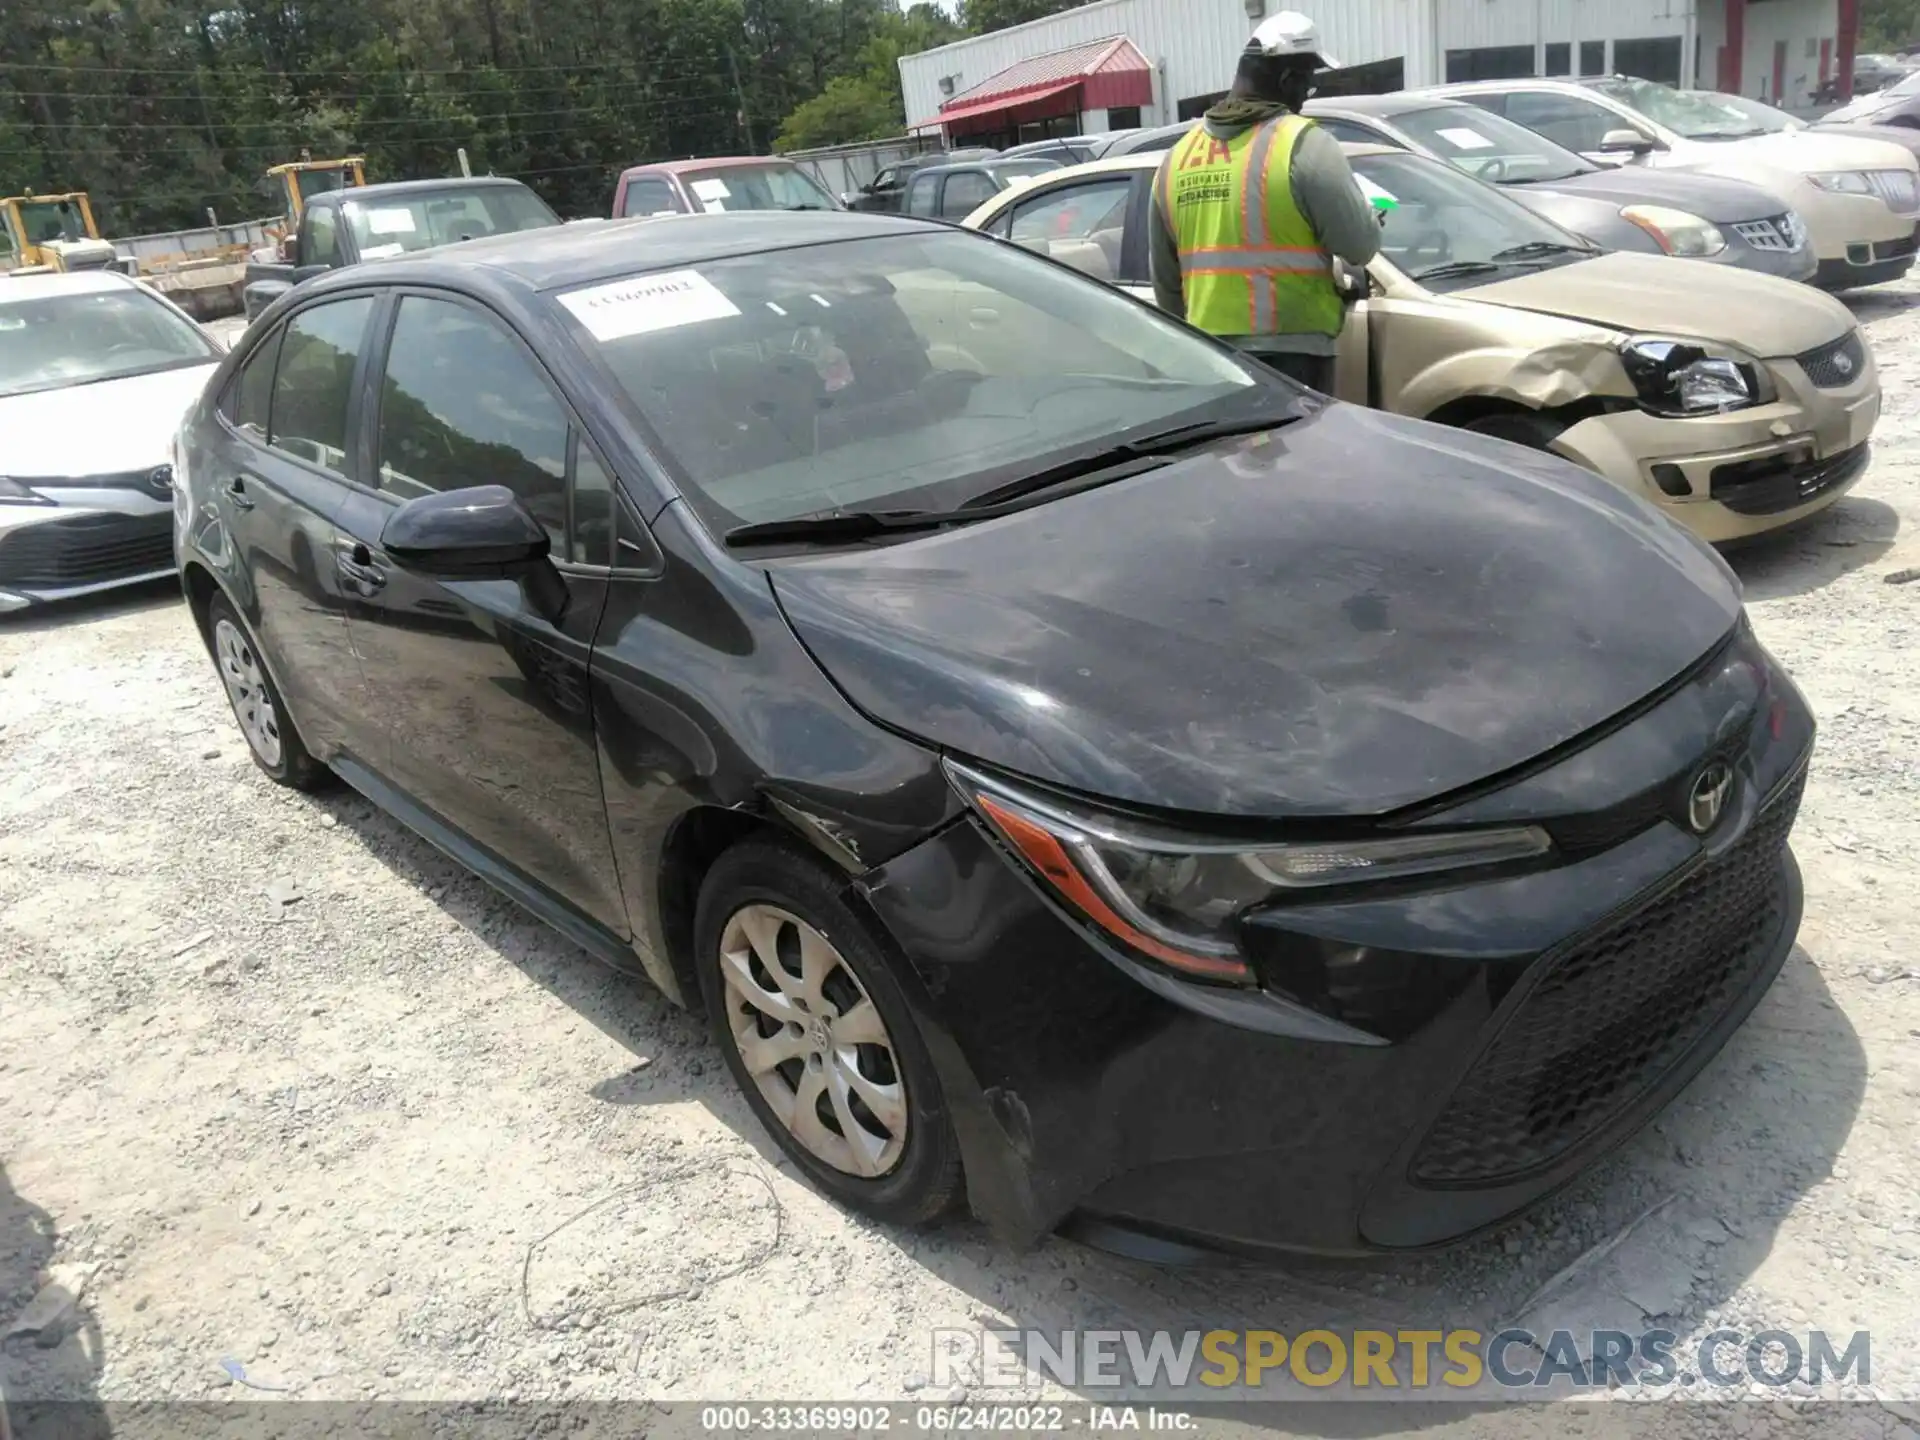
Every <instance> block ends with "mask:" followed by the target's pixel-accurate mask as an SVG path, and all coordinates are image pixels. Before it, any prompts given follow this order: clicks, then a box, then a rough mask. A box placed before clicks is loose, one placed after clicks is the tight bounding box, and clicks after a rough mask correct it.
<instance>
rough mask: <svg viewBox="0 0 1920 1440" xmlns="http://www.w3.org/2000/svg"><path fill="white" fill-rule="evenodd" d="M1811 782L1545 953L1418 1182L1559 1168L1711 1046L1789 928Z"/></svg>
mask: <svg viewBox="0 0 1920 1440" xmlns="http://www.w3.org/2000/svg"><path fill="white" fill-rule="evenodd" d="M1804 783H1805V777H1804V774H1803V775H1802V776H1801V777H1800V778H1797V779H1795V780H1794V781H1793V783H1792V785H1791V786H1790V788H1789V789H1788V790H1787V791H1785V792H1784V793H1783V794H1781V795H1780V796H1779V797H1778V798H1777V799H1775V800H1774V802H1773V803H1772V804H1771V805H1769V806H1768V807H1767V809H1766V810H1765V811H1763V812H1762V813H1761V815H1760V816H1759V817H1758V818H1757V819H1756V820H1755V821H1754V824H1753V827H1752V829H1751V830H1750V831H1749V832H1748V833H1747V834H1746V835H1745V836H1743V837H1742V838H1741V839H1740V840H1739V841H1738V842H1737V843H1736V844H1735V845H1734V846H1733V848H1732V849H1730V850H1728V851H1727V852H1726V853H1725V854H1724V855H1721V856H1718V857H1717V858H1715V859H1713V860H1711V861H1709V862H1708V863H1707V864H1705V865H1703V866H1702V867H1701V868H1699V869H1698V870H1696V871H1695V872H1694V873H1693V874H1692V875H1690V876H1689V877H1688V878H1687V879H1686V880H1685V881H1683V882H1682V883H1681V884H1680V886H1679V887H1678V888H1677V889H1674V890H1671V891H1669V892H1668V893H1667V894H1666V895H1665V896H1664V897H1663V898H1661V899H1659V900H1656V901H1654V902H1653V903H1652V904H1650V905H1648V906H1646V907H1644V908H1643V909H1641V910H1639V911H1636V912H1635V913H1634V914H1632V915H1630V916H1628V917H1627V918H1626V919H1625V920H1622V921H1620V922H1619V923H1617V924H1616V925H1614V926H1613V927H1612V928H1611V929H1609V930H1607V931H1605V932H1604V933H1602V934H1600V935H1598V936H1596V937H1594V938H1593V939H1591V940H1588V941H1585V942H1583V943H1581V944H1579V945H1576V946H1575V947H1574V948H1573V949H1571V950H1568V951H1566V952H1564V953H1563V954H1561V955H1560V957H1559V958H1558V959H1549V960H1546V961H1543V962H1541V963H1542V965H1543V966H1544V968H1543V970H1542V971H1541V974H1540V977H1539V979H1538V980H1537V981H1535V982H1534V984H1533V985H1532V986H1531V988H1529V989H1527V990H1526V991H1525V992H1524V993H1523V994H1522V995H1521V996H1520V997H1519V998H1518V999H1516V1000H1514V1001H1512V1002H1510V1003H1511V1004H1512V1006H1513V1008H1512V1010H1511V1012H1510V1018H1509V1019H1508V1020H1507V1022H1506V1024H1505V1027H1504V1028H1503V1029H1501V1030H1500V1032H1499V1034H1498V1035H1497V1036H1496V1037H1495V1039H1494V1041H1493V1043H1492V1044H1491V1045H1490V1046H1489V1047H1488V1048H1487V1050H1486V1052H1485V1053H1484V1054H1483V1055H1482V1056H1481V1057H1480V1059H1479V1060H1478V1061H1477V1062H1475V1064H1474V1066H1473V1068H1472V1069H1471V1070H1470V1071H1468V1073H1467V1077H1466V1079H1465V1080H1464V1081H1462V1082H1461V1085H1460V1088H1459V1089H1458V1090H1457V1091H1455V1092H1454V1095H1453V1098H1452V1100H1451V1101H1449V1102H1448V1105H1447V1107H1446V1109H1445V1110H1444V1111H1443V1112H1442V1113H1441V1115H1440V1118H1439V1119H1438V1120H1437V1121H1436V1122H1434V1126H1433V1128H1432V1129H1431V1130H1430V1131H1428V1133H1427V1135H1426V1138H1425V1139H1424V1140H1423V1141H1422V1142H1421V1145H1420V1149H1419V1151H1418V1153H1417V1154H1416V1155H1415V1156H1414V1160H1413V1167H1412V1173H1413V1179H1414V1181H1415V1182H1416V1183H1419V1184H1423V1185H1429V1186H1435V1187H1465V1186H1478V1185H1491V1184H1495V1183H1505V1182H1508V1181H1511V1180H1513V1179H1516V1178H1518V1177H1520V1176H1522V1175H1525V1174H1527V1173H1528V1172H1531V1171H1535V1170H1539V1169H1541V1168H1543V1167H1545V1166H1548V1165H1551V1164H1552V1163H1553V1162H1554V1161H1556V1160H1558V1159H1560V1158H1561V1157H1562V1156H1563V1155H1565V1154H1567V1152H1568V1151H1570V1150H1572V1149H1574V1148H1575V1147H1576V1146H1578V1145H1579V1144H1580V1143H1581V1142H1582V1141H1583V1140H1585V1139H1586V1138H1587V1137H1589V1136H1591V1135H1592V1134H1593V1133H1594V1132H1595V1131H1596V1130H1598V1129H1599V1128H1600V1127H1601V1126H1602V1125H1604V1124H1605V1123H1606V1122H1607V1121H1608V1120H1609V1119H1610V1118H1612V1117H1613V1116H1614V1115H1616V1114H1618V1113H1619V1112H1620V1110H1621V1109H1623V1108H1624V1107H1625V1106H1627V1105H1628V1104H1630V1103H1631V1102H1632V1101H1633V1100H1635V1099H1636V1098H1638V1097H1639V1096H1641V1095H1643V1094H1645V1093H1646V1091H1647V1090H1648V1088H1649V1087H1651V1086H1652V1085H1653V1084H1655V1083H1656V1082H1657V1081H1658V1080H1659V1078H1660V1077H1661V1076H1662V1075H1664V1074H1665V1073H1666V1072H1667V1071H1668V1070H1669V1069H1670V1068H1671V1067H1672V1066H1673V1065H1674V1064H1675V1062H1677V1061H1678V1060H1679V1059H1680V1058H1681V1057H1682V1056H1683V1055H1685V1054H1686V1052H1687V1051H1688V1050H1690V1049H1691V1048H1692V1047H1693V1046H1694V1045H1695V1044H1696V1043H1698V1041H1699V1040H1700V1038H1701V1037H1702V1036H1703V1035H1705V1034H1706V1032H1707V1031H1708V1030H1710V1029H1711V1028H1712V1027H1713V1025H1714V1023H1715V1022H1716V1021H1717V1020H1719V1019H1720V1017H1721V1016H1722V1015H1724V1014H1725V1013H1726V1011H1727V1009H1728V1007H1729V1006H1731V1005H1732V1004H1733V1002H1734V1000H1735V999H1736V998H1737V997H1738V996H1739V995H1740V993H1741V992H1742V991H1743V990H1744V989H1745V988H1746V987H1747V985H1748V984H1749V983H1750V982H1751V981H1752V979H1753V977H1754V975H1755V973H1756V972H1757V971H1758V970H1759V968H1760V967H1761V965H1762V964H1763V963H1764V962H1765V960H1766V958H1767V955H1768V952H1769V950H1770V948H1771V946H1772V944H1773V941H1774V939H1775V937H1776V936H1777V935H1778V933H1779V929H1780V926H1781V923H1782V921H1783V919H1784V912H1785V906H1786V890H1785V887H1784V885H1783V883H1782V879H1781V869H1780V863H1779V862H1780V852H1781V849H1782V848H1783V847H1784V845H1785V844H1786V839H1787V831H1788V830H1789V829H1790V828H1792V825H1793V817H1794V814H1795V812H1796V811H1797V810H1798V809H1799V806H1800V791H1801V787H1802V786H1803V784H1804Z"/></svg>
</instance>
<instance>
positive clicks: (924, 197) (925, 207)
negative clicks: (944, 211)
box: [907, 175, 940, 215]
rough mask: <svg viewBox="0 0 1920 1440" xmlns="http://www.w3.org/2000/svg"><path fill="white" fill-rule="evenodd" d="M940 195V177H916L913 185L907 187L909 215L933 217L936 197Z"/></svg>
mask: <svg viewBox="0 0 1920 1440" xmlns="http://www.w3.org/2000/svg"><path fill="white" fill-rule="evenodd" d="M939 193H940V177H939V176H938V175H916V176H914V177H913V183H912V184H911V185H909V186H908V187H907V213H908V214H909V215H932V214H934V213H935V205H936V197H937V196H938V195H939Z"/></svg>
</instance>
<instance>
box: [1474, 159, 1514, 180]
mask: <svg viewBox="0 0 1920 1440" xmlns="http://www.w3.org/2000/svg"><path fill="white" fill-rule="evenodd" d="M1474 178H1475V179H1476V180H1482V181H1485V182H1486V183H1487V184H1489V185H1498V184H1499V183H1500V182H1501V181H1502V180H1505V179H1506V178H1507V162H1506V159H1505V157H1504V156H1500V155H1496V156H1494V157H1493V158H1492V159H1491V160H1489V161H1487V163H1486V164H1484V165H1482V166H1481V167H1480V172H1479V174H1477V175H1476V176H1475V177H1474Z"/></svg>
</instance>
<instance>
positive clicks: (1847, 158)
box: [1427, 75, 1920, 290]
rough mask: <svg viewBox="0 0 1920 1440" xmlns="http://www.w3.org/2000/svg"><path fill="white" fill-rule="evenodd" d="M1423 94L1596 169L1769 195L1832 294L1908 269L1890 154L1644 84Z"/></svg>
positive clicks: (1885, 148)
mask: <svg viewBox="0 0 1920 1440" xmlns="http://www.w3.org/2000/svg"><path fill="white" fill-rule="evenodd" d="M1427 93H1430V94H1436V95H1449V96H1453V97H1455V98H1458V99H1462V100H1468V101H1471V102H1472V103H1473V104H1475V105H1479V106H1482V107H1483V108H1485V109H1488V110H1491V111H1493V112H1495V113H1496V114H1502V115H1505V116H1506V117H1507V118H1508V119H1509V120H1512V121H1514V122H1516V123H1518V124H1521V125H1524V126H1526V127H1527V128H1528V129H1529V130H1537V131H1539V132H1540V133H1541V134H1542V135H1545V136H1546V137H1547V138H1548V139H1549V140H1552V141H1553V142H1555V143H1556V144H1558V145H1560V146H1563V147H1564V148H1566V149H1568V150H1573V151H1577V152H1578V153H1580V154H1581V155H1584V156H1586V158H1587V159H1589V160H1592V161H1593V162H1594V163H1596V164H1616V165H1617V164H1632V165H1635V166H1645V167H1647V168H1649V169H1666V168H1673V169H1679V170H1685V171H1690V172H1693V171H1704V172H1706V173H1709V174H1712V175H1718V176H1722V177H1724V178H1728V179H1734V180H1745V181H1747V182H1749V183H1750V184H1754V185H1758V186H1760V188H1761V189H1763V190H1768V191H1771V192H1772V193H1774V194H1775V195H1778V196H1779V197H1780V198H1781V199H1782V200H1783V201H1784V202H1786V204H1788V205H1789V206H1791V207H1792V209H1793V210H1794V212H1795V213H1796V214H1798V215H1799V216H1800V218H1801V219H1803V220H1805V221H1806V222H1807V228H1808V230H1809V232H1810V233H1811V234H1812V236H1813V248H1814V252H1815V253H1816V254H1817V255H1818V256H1819V259H1820V268H1819V270H1818V271H1817V272H1815V275H1814V283H1815V284H1817V285H1820V286H1823V287H1825V288H1827V289H1830V290H1843V289H1848V288H1851V287H1853V286H1858V285H1877V284H1880V283H1882V282H1883V281H1887V280H1897V279H1898V278H1899V277H1900V276H1902V275H1904V274H1906V273H1907V271H1908V270H1909V269H1911V268H1912V266H1913V259H1914V221H1915V217H1916V216H1917V215H1920V163H1916V161H1915V160H1914V157H1913V155H1912V154H1911V153H1910V152H1908V151H1905V150H1901V149H1897V148H1895V147H1894V146H1891V145H1885V144H1881V143H1879V142H1877V141H1872V140H1856V139H1854V138H1852V137H1851V136H1847V135H1839V134H1833V133H1822V132H1816V131H1811V130H1804V131H1795V132H1793V133H1791V134H1770V133H1766V132H1764V131H1763V130H1761V128H1760V127H1758V126H1756V125H1755V124H1753V122H1751V121H1750V120H1747V119H1745V118H1744V117H1742V116H1741V115H1739V114H1738V113H1736V112H1734V111H1732V110H1730V109H1728V108H1727V107H1725V106H1721V105H1716V104H1714V103H1712V102H1711V101H1708V100H1705V99H1702V98H1701V97H1700V96H1699V95H1698V94H1697V93H1691V92H1688V91H1682V90H1674V89H1672V88H1670V87H1668V86H1666V85H1660V84H1656V83H1654V82H1653V81H1651V80H1632V79H1628V78H1626V77H1624V76H1618V75H1615V76H1609V77H1605V78H1600V79H1593V80H1577V81H1576V80H1530V79H1522V80H1482V81H1474V82H1472V83H1469V84H1461V85H1443V86H1440V87H1438V88H1437V89H1435V90H1432V91H1429V92H1427Z"/></svg>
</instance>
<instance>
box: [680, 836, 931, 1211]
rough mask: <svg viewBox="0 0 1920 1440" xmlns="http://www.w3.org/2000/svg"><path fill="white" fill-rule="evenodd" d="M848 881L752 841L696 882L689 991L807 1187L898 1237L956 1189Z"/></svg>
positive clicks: (896, 995) (906, 1030)
mask: <svg viewBox="0 0 1920 1440" xmlns="http://www.w3.org/2000/svg"><path fill="white" fill-rule="evenodd" d="M844 888H845V882H844V881H842V880H840V879H839V878H838V877H836V876H835V875H834V874H833V873H832V872H831V871H829V870H828V869H827V868H826V867H825V866H824V865H822V864H821V863H820V862H818V861H816V860H813V859H812V858H810V857H808V856H806V855H804V854H802V853H800V852H799V851H797V850H794V849H789V848H788V847H786V846H784V845H780V844H775V843H770V842H766V841H749V842H747V843H746V844H743V845H740V846H737V847H736V848H734V849H733V850H730V851H728V852H727V853H726V854H725V855H723V856H722V857H721V858H720V860H719V861H718V862H717V863H716V864H715V865H714V867H713V869H712V870H711V871H710V872H708V875H707V878H706V883H705V884H704V885H703V886H702V887H701V891H700V904H699V910H698V913H697V915H696V917H695V922H694V933H695V943H696V945H697V947H698V961H699V970H700V988H701V992H702V994H703V996H704V997H705V1000H706V1005H707V1014H708V1016H709V1018H710V1020H711V1023H712V1027H713V1036H714V1040H715V1042H716V1043H717V1044H718V1045H719V1046H720V1049H721V1051H722V1053H723V1054H724V1055H725V1056H726V1061H727V1068H728V1069H729V1070H730V1071H732V1072H733V1078H734V1079H735V1081H737V1082H738V1083H739V1085H740V1088H741V1090H742V1091H743V1092H744V1093H745V1095H746V1097H747V1103H748V1104H749V1105H750V1106H751V1107H752V1108H753V1112H754V1114H755V1115H756V1116H757V1117H758V1118H759V1120H760V1123H761V1124H762V1125H764V1126H765V1127H766V1129H767V1132H768V1133H769V1134H771V1135H772V1136H773V1138H774V1140H775V1141H776V1142H778V1144H779V1145H780V1147H781V1149H783V1150H785V1151H786V1152H787V1154H788V1155H790V1156H792V1157H793V1159H794V1161H795V1162H796V1163H797V1164H798V1165H799V1166H800V1167H801V1168H802V1169H803V1170H805V1171H806V1173H807V1175H808V1176H809V1177H810V1178H811V1179H812V1180H813V1182H814V1184H816V1185H817V1186H819V1188H820V1189H822V1190H824V1191H826V1192H827V1193H828V1194H829V1195H831V1196H832V1197H833V1198H834V1199H836V1200H838V1201H840V1202H841V1203H842V1204H844V1205H846V1206H848V1207H849V1208H851V1209H854V1210H859V1211H862V1212H864V1213H866V1214H868V1215H871V1216H873V1217H874V1218H875V1219H878V1220H883V1221H886V1222H888V1223H890V1224H896V1225H925V1224H930V1223H931V1222H933V1221H935V1220H938V1219H940V1218H941V1217H942V1216H943V1215H945V1214H946V1213H947V1211H948V1210H949V1209H951V1208H952V1206H953V1204H954V1202H955V1201H956V1200H957V1199H958V1198H959V1196H960V1193H961V1175H960V1155H959V1145H958V1143H957V1142H956V1141H955V1139H954V1136H953V1126H952V1124H951V1122H950V1121H949V1119H948V1117H947V1107H946V1100H945V1097H944V1095H943V1093H942V1091H941V1088H940V1080H939V1077H938V1075H937V1074H936V1073H935V1071H934V1068H933V1061H932V1058H931V1057H930V1056H929V1055H928V1053H927V1047H926V1044H925V1042H924V1041H923V1040H922V1039H921V1038H920V1032H919V1029H918V1028H917V1027H916V1025H915V1024H914V1020H913V1015H912V1011H911V1008H910V1007H909V1005H908V1003H907V1000H906V996H905V994H904V992H903V991H902V990H901V988H900V985H899V982H898V981H897V980H896V979H895V978H894V975H893V972H892V969H891V965H890V962H889V961H888V959H887V957H886V955H885V954H884V953H883V951H882V950H881V947H880V946H879V944H878V943H877V942H876V941H875V939H874V938H873V936H872V935H871V934H870V933H869V932H868V930H867V928H866V926H865V924H864V923H863V922H862V920H861V918H860V917H859V916H858V915H857V914H855V912H854V911H853V909H852V907H851V906H849V905H848V904H847V902H846V901H845V900H844V899H843V898H842V894H841V892H842V891H843V889H844Z"/></svg>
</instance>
